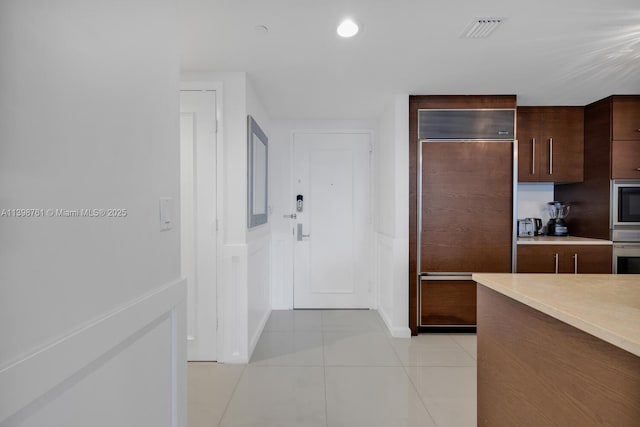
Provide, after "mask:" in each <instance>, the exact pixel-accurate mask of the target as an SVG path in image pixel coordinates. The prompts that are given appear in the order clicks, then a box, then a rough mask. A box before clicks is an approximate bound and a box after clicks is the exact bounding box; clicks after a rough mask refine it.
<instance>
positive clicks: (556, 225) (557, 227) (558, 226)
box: [547, 200, 569, 236]
mask: <svg viewBox="0 0 640 427" xmlns="http://www.w3.org/2000/svg"><path fill="white" fill-rule="evenodd" d="M548 205H549V222H547V235H548V236H568V235H569V229H568V228H567V222H566V221H565V218H566V217H567V215H569V205H565V204H564V203H562V202H558V201H557V200H554V201H553V202H549V203H548Z"/></svg>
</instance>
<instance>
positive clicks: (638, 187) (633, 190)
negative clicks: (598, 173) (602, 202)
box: [611, 179, 640, 229]
mask: <svg viewBox="0 0 640 427" xmlns="http://www.w3.org/2000/svg"><path fill="white" fill-rule="evenodd" d="M611 225H612V228H613V229H616V228H617V227H619V226H636V227H640V180H630V179H629V180H614V181H612V182H611Z"/></svg>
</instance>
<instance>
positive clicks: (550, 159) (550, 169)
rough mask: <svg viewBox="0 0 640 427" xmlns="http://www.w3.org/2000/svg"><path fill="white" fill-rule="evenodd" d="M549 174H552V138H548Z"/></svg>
mask: <svg viewBox="0 0 640 427" xmlns="http://www.w3.org/2000/svg"><path fill="white" fill-rule="evenodd" d="M549 175H553V138H549Z"/></svg>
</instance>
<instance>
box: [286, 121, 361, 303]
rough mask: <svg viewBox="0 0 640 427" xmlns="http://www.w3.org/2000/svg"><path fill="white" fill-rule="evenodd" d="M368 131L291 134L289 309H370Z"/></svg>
mask: <svg viewBox="0 0 640 427" xmlns="http://www.w3.org/2000/svg"><path fill="white" fill-rule="evenodd" d="M370 144H371V137H370V135H369V134H368V133H296V134H295V135H294V141H293V145H294V147H293V152H294V167H293V171H294V172H293V173H294V176H293V179H294V182H293V191H294V194H293V200H294V201H295V199H296V197H297V196H298V195H301V196H302V197H303V201H302V210H301V211H300V210H298V211H297V212H296V216H297V218H296V221H295V224H294V229H293V239H294V257H293V258H294V273H293V277H294V279H293V280H294V289H293V295H294V297H293V305H294V308H369V307H370V305H371V302H370V248H371V244H370V242H371V220H370V196H369V193H370V188H369V168H370V166H369V163H370V162H369V153H370Z"/></svg>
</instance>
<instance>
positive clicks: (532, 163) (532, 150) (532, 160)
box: [531, 138, 536, 175]
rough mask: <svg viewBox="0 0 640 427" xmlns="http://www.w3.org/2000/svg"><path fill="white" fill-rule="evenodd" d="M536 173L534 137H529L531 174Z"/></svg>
mask: <svg viewBox="0 0 640 427" xmlns="http://www.w3.org/2000/svg"><path fill="white" fill-rule="evenodd" d="M535 174H536V139H535V138H531V175H535Z"/></svg>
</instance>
